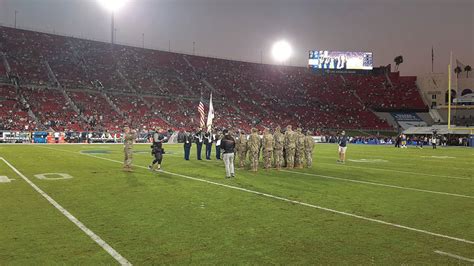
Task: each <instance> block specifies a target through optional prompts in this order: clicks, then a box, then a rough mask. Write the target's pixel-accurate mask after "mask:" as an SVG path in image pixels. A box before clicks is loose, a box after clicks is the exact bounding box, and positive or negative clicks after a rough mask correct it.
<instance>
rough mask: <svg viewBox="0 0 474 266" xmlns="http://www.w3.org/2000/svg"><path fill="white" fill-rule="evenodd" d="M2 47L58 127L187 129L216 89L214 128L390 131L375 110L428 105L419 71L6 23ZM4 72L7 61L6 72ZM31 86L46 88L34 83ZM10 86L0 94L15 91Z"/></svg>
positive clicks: (44, 117) (38, 108) (6, 104)
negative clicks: (89, 36)
mask: <svg viewBox="0 0 474 266" xmlns="http://www.w3.org/2000/svg"><path fill="white" fill-rule="evenodd" d="M0 52H3V53H5V55H6V58H7V61H8V63H9V64H10V67H11V72H12V73H10V74H15V75H17V76H18V77H19V79H20V86H21V88H22V90H21V91H22V92H21V93H23V96H24V98H25V99H26V100H27V103H28V104H29V105H30V106H31V107H30V109H31V111H32V112H33V113H34V114H35V115H36V117H37V118H38V119H39V120H40V122H41V124H42V125H45V126H51V125H54V126H53V127H52V128H53V129H54V130H65V129H73V130H109V131H118V130H120V129H121V127H123V126H124V125H126V124H128V125H132V126H133V127H136V128H141V129H146V128H151V127H155V126H161V127H166V128H173V129H187V130H191V129H193V128H195V127H196V126H197V125H198V121H199V119H198V114H197V104H198V102H199V99H200V97H201V95H203V96H204V98H206V99H207V98H208V97H209V94H210V93H211V92H212V93H213V98H214V108H215V110H216V118H215V124H216V125H217V127H234V128H241V129H245V130H249V129H250V128H251V127H253V126H256V127H259V128H262V127H265V126H268V127H274V126H276V125H282V126H284V125H287V124H292V125H294V126H299V127H303V128H307V129H311V130H317V129H342V128H345V129H373V130H393V128H391V126H390V125H389V124H388V123H387V122H386V121H383V120H381V119H379V118H378V117H377V116H376V115H375V114H374V113H373V111H375V110H377V111H380V110H382V111H391V110H425V109H426V106H425V105H424V103H423V101H422V99H421V96H420V94H419V92H418V89H417V87H416V84H415V81H416V78H415V77H400V76H399V75H398V73H396V74H390V75H387V76H385V75H362V76H361V75H355V74H353V75H344V76H342V75H340V74H327V75H320V74H315V73H313V72H312V71H311V70H309V69H306V68H301V67H284V66H272V65H262V64H255V63H246V62H238V61H230V60H224V59H216V58H207V57H199V56H190V55H183V54H177V53H169V52H163V51H154V50H149V49H141V48H136V47H128V46H121V45H114V46H112V45H110V44H108V43H102V42H96V41H89V40H82V39H77V38H71V37H63V36H56V35H51V34H45V33H39V32H32V31H25V30H19V29H12V28H7V27H0ZM0 65H1V64H0ZM47 65H49V66H50V68H51V71H52V73H53V75H54V77H55V78H56V79H57V81H58V82H59V84H57V83H55V82H54V80H53V78H52V77H51V73H50V71H49V70H48V67H47ZM2 73H3V74H2ZM5 74H7V73H6V68H5V66H3V65H1V66H0V75H5ZM32 85H43V87H44V88H43V89H32V88H28V87H29V86H32ZM45 85H46V86H45ZM58 85H60V87H58ZM8 88H9V89H8V90H6V89H2V95H3V94H5V95H7V94H8V97H9V98H15V97H17V95H16V93H17V92H16V91H15V90H13V91H11V88H13V87H8ZM13 89H14V88H13ZM61 90H65V91H67V95H68V96H69V97H70V98H71V100H72V102H73V104H75V105H76V106H77V107H78V108H79V113H78V112H76V111H74V108H72V106H69V104H70V103H69V102H68V101H67V99H66V98H65V97H64V95H63V94H62V92H61ZM0 97H3V96H0ZM14 102H15V100H2V103H1V104H2V107H1V108H2V109H1V113H0V115H2V117H5V118H6V119H7V114H8V113H9V111H11V110H16V109H17V108H18V106H15V104H14ZM206 105H207V103H206ZM15 108H16V109H15ZM206 108H207V107H206ZM8 119H10V120H18V119H22V121H23V122H16V123H17V124H16V125H15V126H14V127H15V128H21V127H22V126H23V127H24V124H25V123H26V124H27V123H30V122H31V121H29V120H28V119H27V116H25V115H24V114H22V115H20V116H18V117H16V118H15V117H13V118H12V117H11V116H8ZM25 119H26V120H25ZM25 121H29V122H25ZM52 122H53V123H52Z"/></svg>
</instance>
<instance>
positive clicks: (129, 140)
mask: <svg viewBox="0 0 474 266" xmlns="http://www.w3.org/2000/svg"><path fill="white" fill-rule="evenodd" d="M124 132H125V134H124V136H123V144H124V147H123V152H124V155H125V158H124V160H123V170H124V171H126V172H131V171H132V159H133V141H134V140H135V134H133V132H131V131H130V128H129V127H125V128H124Z"/></svg>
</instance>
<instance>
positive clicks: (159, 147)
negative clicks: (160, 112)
mask: <svg viewBox="0 0 474 266" xmlns="http://www.w3.org/2000/svg"><path fill="white" fill-rule="evenodd" d="M165 140H167V138H166V137H165V136H164V134H163V133H162V129H161V128H160V127H157V128H156V130H155V133H154V134H153V145H151V155H153V156H154V157H155V159H154V160H153V162H152V163H151V165H149V166H148V169H150V170H151V171H160V170H161V162H162V160H163V154H164V153H165V150H164V149H163V142H165Z"/></svg>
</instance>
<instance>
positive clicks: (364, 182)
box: [281, 170, 474, 199]
mask: <svg viewBox="0 0 474 266" xmlns="http://www.w3.org/2000/svg"><path fill="white" fill-rule="evenodd" d="M281 171H282V172H287V173H294V174H300V175H309V176H316V177H322V178H327V179H334V180H341V181H347V182H354V183H361V184H366V185H373V186H381V187H389V188H397V189H404V190H412V191H417V192H426V193H433V194H440V195H446V196H453V197H461V198H471V199H474V196H469V195H463V194H455V193H449V192H442V191H434V190H427V189H420V188H412V187H402V186H395V185H388V184H383V183H376V182H370V181H363V180H355V179H349V178H342V177H335V176H327V175H318V174H311V173H303V172H296V171H289V170H281Z"/></svg>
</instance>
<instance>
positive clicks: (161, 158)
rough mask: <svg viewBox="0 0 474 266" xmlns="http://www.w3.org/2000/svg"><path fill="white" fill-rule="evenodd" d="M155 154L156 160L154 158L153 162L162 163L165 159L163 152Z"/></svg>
mask: <svg viewBox="0 0 474 266" xmlns="http://www.w3.org/2000/svg"><path fill="white" fill-rule="evenodd" d="M154 156H155V160H153V162H152V164H155V163H158V164H161V161H162V160H163V154H162V153H161V152H160V153H156V154H154Z"/></svg>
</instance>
